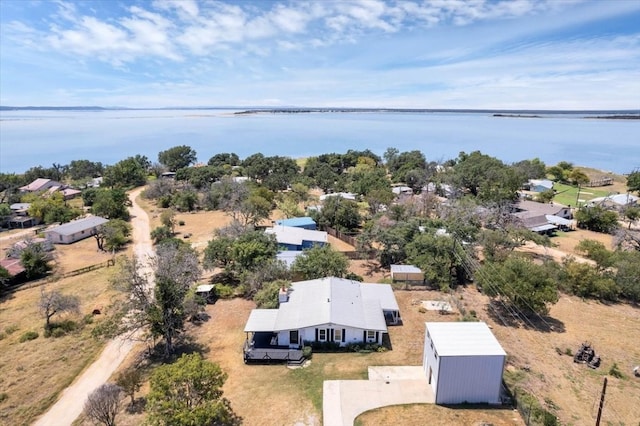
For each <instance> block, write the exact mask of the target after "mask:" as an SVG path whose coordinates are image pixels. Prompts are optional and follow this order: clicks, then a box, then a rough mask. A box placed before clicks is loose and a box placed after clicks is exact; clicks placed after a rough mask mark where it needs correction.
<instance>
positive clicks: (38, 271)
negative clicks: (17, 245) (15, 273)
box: [20, 244, 51, 279]
mask: <svg viewBox="0 0 640 426" xmlns="http://www.w3.org/2000/svg"><path fill="white" fill-rule="evenodd" d="M20 264H21V265H22V267H23V268H24V269H25V274H26V276H27V278H28V279H34V278H40V277H43V276H45V275H46V274H47V272H49V271H50V270H51V265H49V254H48V253H47V252H46V251H44V248H43V247H42V245H41V244H27V246H26V247H25V248H24V249H22V251H21V252H20Z"/></svg>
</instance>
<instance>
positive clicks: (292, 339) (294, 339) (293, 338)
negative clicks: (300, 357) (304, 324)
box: [289, 330, 298, 344]
mask: <svg viewBox="0 0 640 426" xmlns="http://www.w3.org/2000/svg"><path fill="white" fill-rule="evenodd" d="M289 343H291V344H297V343H298V330H291V331H290V332H289Z"/></svg>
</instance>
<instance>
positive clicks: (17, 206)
mask: <svg viewBox="0 0 640 426" xmlns="http://www.w3.org/2000/svg"><path fill="white" fill-rule="evenodd" d="M29 207H31V203H14V204H11V205H10V206H9V208H10V209H11V213H12V214H16V215H19V216H27V215H28V214H29Z"/></svg>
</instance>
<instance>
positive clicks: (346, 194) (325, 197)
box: [320, 192, 356, 201]
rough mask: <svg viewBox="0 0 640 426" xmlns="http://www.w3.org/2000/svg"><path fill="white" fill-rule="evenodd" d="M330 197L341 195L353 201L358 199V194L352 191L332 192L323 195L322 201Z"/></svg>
mask: <svg viewBox="0 0 640 426" xmlns="http://www.w3.org/2000/svg"><path fill="white" fill-rule="evenodd" d="M328 197H341V198H344V199H345V200H352V201H355V199H356V195H355V194H352V193H351V192H332V193H330V194H324V195H321V196H320V201H324V200H326V199H327V198H328Z"/></svg>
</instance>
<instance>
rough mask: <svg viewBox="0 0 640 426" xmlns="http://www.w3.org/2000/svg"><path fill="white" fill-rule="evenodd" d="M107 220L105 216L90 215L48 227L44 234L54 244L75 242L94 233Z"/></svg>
mask: <svg viewBox="0 0 640 426" xmlns="http://www.w3.org/2000/svg"><path fill="white" fill-rule="evenodd" d="M107 222H109V220H108V219H105V218H103V217H100V216H89V217H85V218H84V219H78V220H73V221H71V222H68V223H65V224H62V225H60V226H56V227H54V228H50V229H47V230H46V231H44V236H45V237H46V238H47V240H49V241H51V242H52V243H53V244H73V243H75V242H76V241H80V240H83V239H85V238H88V237H90V236H92V235H94V234H95V233H96V231H97V230H98V227H99V226H100V225H104V224H105V223H107Z"/></svg>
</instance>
